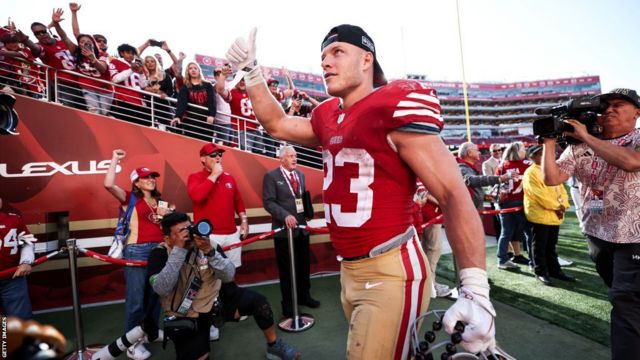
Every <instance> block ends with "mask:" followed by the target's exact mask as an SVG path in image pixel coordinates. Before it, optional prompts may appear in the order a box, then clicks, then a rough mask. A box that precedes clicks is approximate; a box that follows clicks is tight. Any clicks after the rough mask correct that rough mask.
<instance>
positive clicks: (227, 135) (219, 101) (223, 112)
mask: <svg viewBox="0 0 640 360" xmlns="http://www.w3.org/2000/svg"><path fill="white" fill-rule="evenodd" d="M230 74H231V66H230V65H229V64H225V65H224V66H223V67H221V68H218V69H216V70H215V71H214V72H213V76H214V77H215V79H216V83H215V84H216V85H215V89H216V121H215V126H214V128H215V132H214V136H215V137H216V141H217V143H218V144H220V145H227V146H231V144H232V143H233V142H234V136H233V125H232V124H231V117H230V116H229V114H231V107H230V106H229V103H227V102H226V101H224V99H223V98H222V96H221V95H220V91H219V89H221V91H222V92H224V91H225V90H226V91H229V87H228V85H227V77H228V76H229V75H230Z"/></svg>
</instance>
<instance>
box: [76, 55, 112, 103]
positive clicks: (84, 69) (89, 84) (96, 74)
mask: <svg viewBox="0 0 640 360" xmlns="http://www.w3.org/2000/svg"><path fill="white" fill-rule="evenodd" d="M100 61H104V62H105V63H106V64H107V71H105V72H104V74H101V73H100V71H98V69H96V67H95V66H93V64H91V62H90V61H89V59H85V60H84V61H83V62H82V63H80V64H78V71H79V72H80V73H81V74H82V75H85V76H90V77H92V78H96V79H100V80H104V81H111V75H110V72H109V68H108V66H109V65H108V64H109V57H108V55H107V54H106V53H104V55H102V54H101V55H100ZM79 82H80V87H81V88H82V89H87V90H93V91H98V92H104V93H109V92H112V91H113V86H111V85H110V84H105V83H101V82H99V81H95V80H93V79H88V78H85V77H80V78H79Z"/></svg>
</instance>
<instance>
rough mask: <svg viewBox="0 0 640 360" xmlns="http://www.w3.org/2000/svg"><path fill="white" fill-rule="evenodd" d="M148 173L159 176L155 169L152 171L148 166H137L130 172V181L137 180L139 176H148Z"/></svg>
mask: <svg viewBox="0 0 640 360" xmlns="http://www.w3.org/2000/svg"><path fill="white" fill-rule="evenodd" d="M149 175H153V176H155V177H160V173H159V172H157V171H153V170H151V169H149V168H146V167H139V168H137V169H135V170H133V171H132V172H131V175H130V178H131V183H134V182H136V180H138V179H139V178H141V177H145V176H149Z"/></svg>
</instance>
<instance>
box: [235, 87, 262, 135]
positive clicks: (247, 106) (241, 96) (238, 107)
mask: <svg viewBox="0 0 640 360" xmlns="http://www.w3.org/2000/svg"><path fill="white" fill-rule="evenodd" d="M229 92H230V93H231V101H230V102H229V107H231V114H232V115H235V116H242V117H244V118H247V119H251V120H254V121H255V120H256V115H255V114H254V113H253V106H251V100H250V99H249V94H247V92H246V91H241V90H238V89H237V88H233V89H231V90H229ZM231 123H232V124H233V128H234V129H238V130H239V131H244V130H256V129H258V123H257V122H250V121H245V120H238V119H237V118H235V117H234V118H232V119H231Z"/></svg>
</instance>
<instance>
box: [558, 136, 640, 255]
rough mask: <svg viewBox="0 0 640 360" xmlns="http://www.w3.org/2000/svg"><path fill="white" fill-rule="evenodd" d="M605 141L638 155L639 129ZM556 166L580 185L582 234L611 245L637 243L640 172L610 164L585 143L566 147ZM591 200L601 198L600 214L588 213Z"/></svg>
mask: <svg viewBox="0 0 640 360" xmlns="http://www.w3.org/2000/svg"><path fill="white" fill-rule="evenodd" d="M607 141H608V142H609V143H612V144H615V145H618V146H621V147H625V148H632V149H634V150H635V151H638V152H640V129H634V130H633V131H631V132H630V133H628V134H626V135H624V136H622V137H619V138H615V139H610V140H607ZM557 164H558V166H559V167H560V169H561V170H562V171H564V172H565V173H567V174H569V175H575V176H576V179H577V180H578V182H579V184H580V197H581V199H582V203H583V204H584V206H583V215H582V219H581V221H582V224H583V225H584V233H585V234H587V235H591V236H594V237H597V238H599V239H601V240H604V241H609V242H613V243H640V171H635V172H626V171H624V170H622V169H620V168H617V167H615V166H613V165H610V164H608V163H607V162H606V161H605V160H604V159H602V158H601V157H600V156H598V155H596V154H595V152H594V151H593V150H592V149H591V148H590V147H588V146H587V145H585V144H579V145H573V146H569V147H568V148H567V149H566V150H565V151H564V152H563V153H562V155H560V158H559V159H558V160H557ZM594 194H595V196H594ZM594 197H600V198H601V199H602V210H601V211H591V209H592V208H593V205H594V203H595V201H597V200H594Z"/></svg>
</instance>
